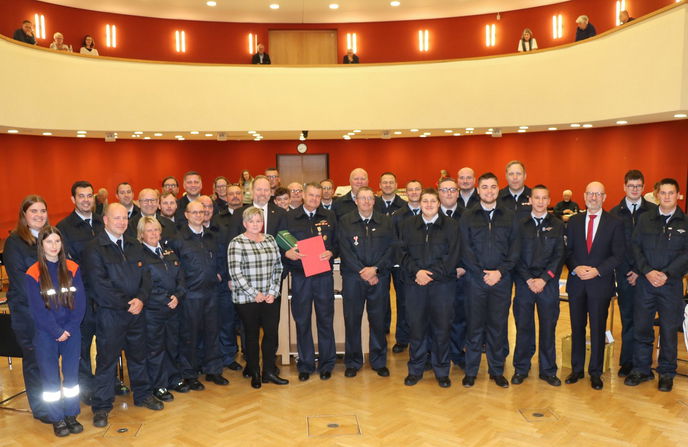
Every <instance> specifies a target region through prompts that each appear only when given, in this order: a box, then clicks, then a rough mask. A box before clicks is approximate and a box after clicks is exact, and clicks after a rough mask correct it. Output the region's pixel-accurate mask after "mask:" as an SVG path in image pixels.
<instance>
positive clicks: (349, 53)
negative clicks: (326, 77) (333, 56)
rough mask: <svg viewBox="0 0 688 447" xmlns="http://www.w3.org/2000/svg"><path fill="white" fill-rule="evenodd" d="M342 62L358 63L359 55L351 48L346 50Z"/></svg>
mask: <svg viewBox="0 0 688 447" xmlns="http://www.w3.org/2000/svg"><path fill="white" fill-rule="evenodd" d="M342 64H358V56H356V55H355V54H354V50H352V49H351V48H349V49H348V50H346V54H345V55H344V59H343V60H342Z"/></svg>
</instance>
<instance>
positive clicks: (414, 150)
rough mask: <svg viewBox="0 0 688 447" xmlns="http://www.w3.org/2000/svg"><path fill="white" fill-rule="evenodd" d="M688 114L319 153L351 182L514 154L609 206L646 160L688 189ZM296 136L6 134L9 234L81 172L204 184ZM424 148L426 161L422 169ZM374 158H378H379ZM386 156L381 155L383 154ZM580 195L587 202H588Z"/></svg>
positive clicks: (416, 174) (330, 143) (2, 214)
mask: <svg viewBox="0 0 688 447" xmlns="http://www.w3.org/2000/svg"><path fill="white" fill-rule="evenodd" d="M687 140H688V126H686V121H684V120H681V121H675V122H666V123H655V124H645V125H636V126H624V127H609V128H600V129H581V130H569V131H558V132H538V133H530V134H508V135H504V137H502V138H492V137H490V136H487V135H474V136H462V137H435V138H424V139H419V138H403V139H392V140H377V139H376V140H352V141H344V140H314V141H309V142H308V146H309V153H328V154H329V160H330V174H331V177H332V178H333V179H334V180H335V182H336V184H337V185H345V184H348V177H349V172H350V171H351V170H352V169H353V168H355V167H364V168H366V169H368V172H369V174H370V178H371V185H372V186H377V181H376V180H377V178H378V176H379V175H380V174H381V173H382V172H383V171H387V170H391V171H393V172H395V173H396V174H397V176H398V179H399V183H400V184H401V185H402V186H403V185H404V184H405V183H406V182H407V181H408V180H410V179H418V180H420V181H421V182H423V184H425V185H429V186H430V185H434V183H435V182H436V181H437V178H438V176H439V171H440V169H447V170H448V171H449V172H450V173H451V174H452V175H456V172H457V171H458V169H459V168H461V167H463V166H471V167H472V168H474V169H475V171H476V174H477V175H479V174H481V173H483V172H485V171H488V170H492V171H494V172H495V173H496V174H497V175H498V176H499V177H500V183H502V186H504V185H505V184H506V183H505V181H504V180H503V178H504V176H503V172H504V171H503V169H504V166H505V164H506V163H507V162H508V161H509V160H512V159H520V160H522V161H523V162H524V163H525V164H526V167H527V169H528V179H527V184H528V185H530V186H532V185H535V184H536V183H544V184H546V185H548V186H549V187H550V189H551V190H552V194H553V198H554V201H555V202H556V201H557V200H559V197H561V192H562V191H563V190H564V189H566V188H571V189H572V190H573V191H574V197H575V200H576V201H581V202H582V192H583V190H584V189H585V185H586V184H587V183H588V182H589V181H591V180H601V181H602V182H604V183H606V185H607V192H608V199H607V204H606V205H607V208H610V207H611V206H612V205H613V204H614V203H615V202H618V201H619V200H620V199H621V198H622V197H623V189H622V184H623V175H624V173H625V172H626V171H627V170H629V169H634V168H635V169H641V170H642V171H643V172H644V174H645V176H646V183H647V184H648V185H652V184H654V182H655V181H657V180H659V179H660V178H662V177H674V178H676V179H678V180H679V182H680V184H681V190H682V191H683V192H684V194H685V191H686V175H687V173H688V151H686V150H685V141H687ZM295 146H296V144H295V142H293V141H261V142H253V141H247V142H217V141H183V142H180V141H153V140H150V141H141V140H120V141H117V142H115V143H105V142H104V141H103V140H96V139H90V138H85V139H79V138H58V137H39V136H20V135H0V157H1V159H2V167H3V175H2V176H0V191H2V196H3V200H2V201H0V235H6V234H7V230H8V229H10V228H11V227H12V226H13V225H14V224H15V223H16V218H17V210H18V207H19V203H20V202H21V200H22V198H23V197H24V196H25V195H27V194H31V193H38V194H41V195H43V196H44V197H45V198H46V200H47V201H48V204H49V211H50V216H51V220H52V222H53V223H57V221H58V220H59V219H60V218H62V217H63V216H65V215H66V214H68V213H69V212H70V211H71V209H72V204H71V202H70V200H69V187H70V186H71V184H72V182H73V181H75V180H77V179H87V180H90V181H91V182H92V183H93V184H94V186H95V188H99V187H106V188H107V189H108V190H109V191H110V194H111V200H113V193H114V187H115V186H116V184H117V183H119V182H121V181H128V182H130V183H131V184H132V186H133V187H134V190H135V191H138V190H140V189H141V188H143V187H146V186H151V187H156V188H159V187H160V183H161V180H162V178H163V177H165V176H167V175H175V176H177V177H179V176H180V175H181V174H183V172H185V171H187V170H190V169H194V170H197V171H200V172H201V174H202V175H203V178H204V179H205V187H204V191H205V192H206V193H210V192H211V190H212V186H211V182H212V179H214V178H215V177H216V176H218V175H225V176H227V177H229V178H230V179H231V180H232V181H236V180H235V179H237V178H238V177H239V173H240V172H241V171H242V170H243V169H249V170H250V172H251V173H252V174H253V175H255V174H258V173H261V172H262V171H263V170H264V169H265V168H266V167H269V166H274V165H275V164H276V161H275V160H276V154H284V153H288V154H295V153H296V151H295ZM419 157H422V159H423V167H422V169H420V170H419V163H418V161H419ZM373 160H374V161H373ZM378 160H379V161H378ZM579 203H580V202H579Z"/></svg>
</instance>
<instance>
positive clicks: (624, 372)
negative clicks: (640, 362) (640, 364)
mask: <svg viewBox="0 0 688 447" xmlns="http://www.w3.org/2000/svg"><path fill="white" fill-rule="evenodd" d="M632 371H633V365H631V364H628V363H627V364H625V365H621V368H619V377H627V376H628V375H629V374H630V373H631V372H632Z"/></svg>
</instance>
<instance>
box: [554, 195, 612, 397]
mask: <svg viewBox="0 0 688 447" xmlns="http://www.w3.org/2000/svg"><path fill="white" fill-rule="evenodd" d="M606 198H607V195H606V193H605V189H604V185H603V184H602V183H600V182H591V183H590V184H588V186H587V187H586V188H585V205H586V207H587V211H586V212H585V213H579V214H576V215H575V216H573V217H572V218H571V220H569V224H568V227H567V229H566V237H567V242H566V264H567V265H568V268H569V276H568V279H567V282H566V291H567V293H568V295H569V308H570V315H571V368H572V370H573V371H572V372H571V374H570V375H569V376H568V377H567V378H566V383H567V384H571V383H576V382H577V381H578V379H582V378H583V368H584V366H585V327H586V324H587V320H588V316H589V317H590V346H591V349H590V364H589V365H588V373H589V374H590V385H591V386H592V388H593V389H595V390H601V389H602V387H603V383H602V379H601V377H600V376H601V375H602V364H603V360H604V343H605V329H606V326H607V313H608V310H609V303H610V302H611V299H612V296H613V295H614V269H615V268H616V267H617V266H618V265H619V264H620V263H621V261H622V260H623V256H624V228H623V222H621V221H620V220H619V219H617V218H616V217H614V216H612V215H611V214H609V213H607V212H606V211H604V210H603V209H602V204H603V203H604V201H605V199H606Z"/></svg>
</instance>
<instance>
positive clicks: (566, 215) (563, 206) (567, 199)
mask: <svg viewBox="0 0 688 447" xmlns="http://www.w3.org/2000/svg"><path fill="white" fill-rule="evenodd" d="M572 196H573V192H572V191H571V190H570V189H567V190H566V191H564V192H563V193H562V198H563V200H562V201H561V202H559V203H557V204H556V205H554V215H555V216H557V217H558V218H559V219H561V220H563V221H564V222H568V221H569V219H570V218H571V216H572V215H574V214H576V213H577V212H579V211H580V208H579V207H578V204H577V203H576V202H574V201H573V200H571V197H572Z"/></svg>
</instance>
